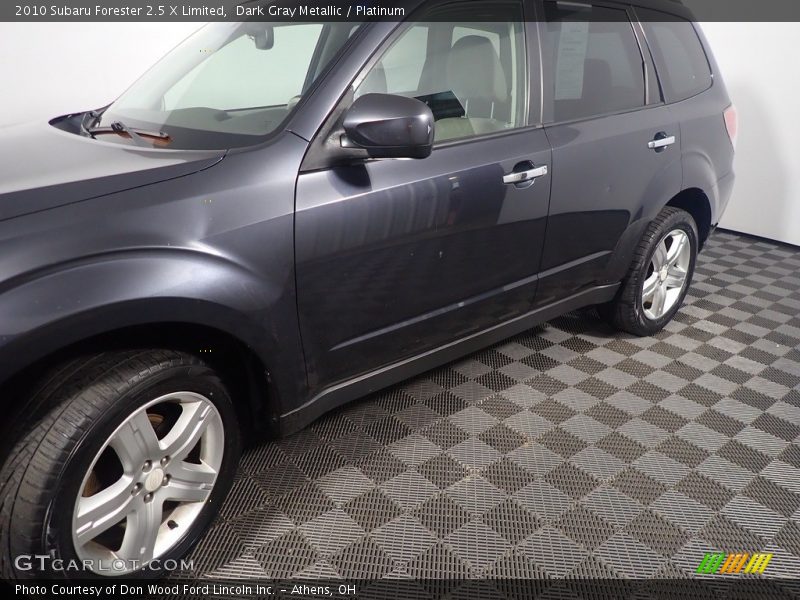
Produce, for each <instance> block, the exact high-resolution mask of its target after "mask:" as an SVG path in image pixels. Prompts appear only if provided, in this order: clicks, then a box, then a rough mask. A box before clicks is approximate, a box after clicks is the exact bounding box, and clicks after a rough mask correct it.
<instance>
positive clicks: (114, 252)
mask: <svg viewBox="0 0 800 600" xmlns="http://www.w3.org/2000/svg"><path fill="white" fill-rule="evenodd" d="M418 4H419V3H418ZM735 136H736V115H735V112H734V109H733V108H732V106H731V103H730V101H729V98H728V95H727V93H726V91H725V87H724V85H723V83H722V81H721V79H720V77H719V73H718V70H717V67H716V65H715V63H714V60H713V58H712V56H711V54H710V53H709V52H708V48H707V46H706V44H705V42H704V41H703V37H702V34H701V32H700V31H699V29H698V28H697V27H696V26H695V25H694V24H693V23H691V15H690V14H689V13H688V12H686V10H685V9H684V8H683V7H682V5H680V4H679V3H676V2H670V1H666V0H635V1H632V2H614V1H608V2H606V1H605V0H604V1H603V2H598V3H596V4H594V3H592V2H591V0H589V1H588V2H586V3H583V2H580V3H575V2H569V3H558V2H554V1H551V0H543V1H540V0H503V1H497V0H492V1H491V2H489V1H484V0H460V1H457V2H449V3H438V2H426V3H425V4H424V5H421V4H420V6H419V7H418V10H416V11H415V12H413V13H412V17H411V19H410V20H408V21H406V22H404V23H395V22H387V21H381V20H378V21H373V22H369V23H361V24H354V23H347V22H338V23H310V22H309V23H305V22H296V21H295V22H277V23H259V22H254V21H251V22H246V23H215V24H211V25H208V26H206V27H205V28H204V29H202V30H201V31H200V32H199V33H197V34H196V35H194V36H192V37H191V38H189V39H188V40H187V41H186V42H184V43H183V44H182V45H180V46H179V47H178V48H177V49H176V50H175V51H173V52H172V53H171V54H169V55H168V56H167V57H166V58H164V59H163V60H162V61H161V62H160V63H159V64H158V65H157V66H156V67H154V68H153V69H152V70H151V71H150V72H149V73H147V74H146V75H145V76H144V77H143V78H142V79H141V80H139V81H138V82H137V83H136V84H135V85H133V87H131V89H130V90H128V91H127V92H126V93H125V94H124V95H123V96H122V97H120V98H119V99H118V100H117V101H116V102H114V103H112V104H111V105H109V106H107V107H105V108H102V109H99V110H97V111H89V112H85V113H80V114H71V115H66V116H63V117H59V118H56V119H53V120H52V121H51V122H50V123H35V124H32V125H26V126H16V127H12V128H8V129H5V130H3V131H2V132H0V148H2V161H0V173H1V174H2V176H0V193H1V194H2V195H0V381H3V382H5V384H4V387H3V393H2V395H0V397H1V398H2V401H3V403H4V405H3V408H4V411H5V414H6V416H7V417H6V425H7V427H6V432H5V434H4V436H3V444H4V451H3V458H2V460H3V462H4V464H3V466H2V469H1V470H0V496H1V498H2V499H1V500H0V502H2V505H1V506H0V545H1V546H2V547H1V548H0V565H2V568H1V569H0V570H1V572H2V575H3V576H4V577H31V576H37V575H38V576H41V575H43V573H42V572H41V571H39V570H27V569H22V568H21V567H20V565H19V564H18V562H15V560H14V558H15V557H18V556H21V555H48V556H50V557H53V558H61V559H63V560H72V561H80V562H81V564H86V565H88V571H89V573H91V574H94V575H98V576H102V575H118V574H133V573H142V572H145V573H149V574H151V575H152V574H153V573H154V572H155V573H157V572H158V569H157V568H156V569H152V570H149V571H142V567H143V566H146V565H148V564H150V563H151V561H152V564H153V565H155V564H157V563H156V562H155V561H154V559H158V560H159V563H158V564H162V562H163V561H164V559H169V558H177V557H181V556H183V555H185V554H186V553H187V552H188V550H189V549H190V548H191V547H192V545H193V544H194V543H195V542H196V541H197V540H198V538H199V536H201V534H202V533H203V531H204V530H205V528H206V527H207V526H208V524H209V523H210V521H211V520H212V519H213V518H214V516H215V514H216V512H217V510H218V509H219V507H220V505H221V503H222V501H223V499H224V497H225V495H226V493H227V491H228V489H229V487H230V485H231V482H232V479H233V477H234V474H235V471H236V467H237V460H238V457H239V452H240V447H241V444H242V440H243V439H244V437H245V436H249V437H250V438H254V437H256V438H257V437H258V436H259V435H264V434H266V433H287V432H292V431H295V430H297V429H299V428H301V427H303V426H305V425H306V424H308V423H310V422H311V421H312V420H314V419H315V418H316V417H318V416H319V415H321V414H322V413H323V412H325V411H328V410H330V409H332V408H334V407H337V406H339V405H341V404H342V403H344V402H347V401H349V400H352V399H354V398H356V397H359V396H362V395H364V394H367V393H369V392H371V391H373V390H377V389H379V388H382V387H385V386H388V385H391V384H394V383H396V382H399V381H401V380H403V379H404V378H407V377H409V376H412V375H414V374H417V373H420V372H422V371H424V370H427V369H430V368H432V367H434V366H437V365H440V364H442V363H444V362H447V361H450V360H452V359H454V358H456V357H459V356H461V355H463V354H465V353H468V352H470V351H473V350H475V349H477V348H480V347H482V346H485V345H488V344H492V343H495V342H497V341H499V340H501V339H503V338H505V337H507V336H510V335H513V334H515V333H518V332H520V331H522V330H525V329H527V328H531V327H532V326H534V325H536V324H538V323H540V322H542V321H546V320H548V319H551V318H553V317H555V316H557V315H560V314H562V313H565V312H568V311H572V310H574V309H577V308H580V307H584V306H589V305H599V308H600V312H601V314H602V315H604V316H605V317H606V318H607V319H609V320H610V321H611V322H612V323H613V324H614V325H616V326H617V327H619V328H621V329H623V330H626V331H628V332H631V333H634V334H637V335H648V334H652V333H655V332H657V331H659V330H660V329H661V328H662V327H663V326H664V325H665V324H666V323H667V322H668V321H669V320H670V319H672V317H673V316H674V315H675V313H676V311H677V310H678V309H679V308H680V306H681V302H682V300H683V298H684V295H685V294H686V291H687V287H688V285H689V283H690V281H691V278H692V273H693V269H694V266H695V259H696V256H697V253H698V251H699V250H700V249H701V248H702V246H703V243H704V241H705V240H706V239H707V238H708V236H709V234H710V232H711V231H712V230H713V227H714V226H715V225H716V224H717V223H718V221H719V219H720V215H721V214H722V212H723V210H724V208H725V206H726V203H727V201H728V198H729V196H730V192H731V187H732V183H733V174H732V159H733V153H734V143H733V142H734V140H735ZM84 561H85V562H84ZM104 561H105V562H104ZM109 561H116V562H114V563H113V564H115V565H118V566H119V568H117V569H116V570H113V571H111V572H109V571H108V570H104V569H103V568H102V567H101V565H103V564H106V565H107V564H109ZM120 565H121V566H120ZM45 571H46V573H44V574H45V575H54V574H64V575H71V573H55V572H54V571H53V570H52V569H50V568H49V567H47V568H45Z"/></svg>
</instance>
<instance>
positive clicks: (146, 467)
mask: <svg viewBox="0 0 800 600" xmlns="http://www.w3.org/2000/svg"><path fill="white" fill-rule="evenodd" d="M152 466H153V463H152V461H149V460H146V461H144V466H143V467H142V471H149V470H150V468H151V467H152Z"/></svg>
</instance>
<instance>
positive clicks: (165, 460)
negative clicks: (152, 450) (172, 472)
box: [161, 456, 169, 467]
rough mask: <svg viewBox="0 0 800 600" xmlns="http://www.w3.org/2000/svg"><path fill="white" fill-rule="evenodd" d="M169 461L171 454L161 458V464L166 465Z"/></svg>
mask: <svg viewBox="0 0 800 600" xmlns="http://www.w3.org/2000/svg"><path fill="white" fill-rule="evenodd" d="M168 462H169V456H165V457H164V458H162V459H161V466H162V467H166V466H167V463H168Z"/></svg>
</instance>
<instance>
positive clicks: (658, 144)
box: [647, 131, 675, 152]
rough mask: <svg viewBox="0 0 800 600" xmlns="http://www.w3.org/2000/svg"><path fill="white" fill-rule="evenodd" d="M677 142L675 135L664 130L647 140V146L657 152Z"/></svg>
mask: <svg viewBox="0 0 800 600" xmlns="http://www.w3.org/2000/svg"><path fill="white" fill-rule="evenodd" d="M674 143H675V136H674V135H667V134H666V133H664V132H663V131H661V132H659V133H657V134H656V137H655V138H653V139H652V140H650V141H649V142H647V147H648V148H650V149H651V150H655V151H656V152H661V151H663V150H666V148H667V146H672V144H674Z"/></svg>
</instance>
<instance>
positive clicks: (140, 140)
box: [86, 121, 170, 148]
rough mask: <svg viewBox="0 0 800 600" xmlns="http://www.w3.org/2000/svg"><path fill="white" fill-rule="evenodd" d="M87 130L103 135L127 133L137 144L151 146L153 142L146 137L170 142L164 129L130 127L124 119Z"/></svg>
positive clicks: (90, 133)
mask: <svg viewBox="0 0 800 600" xmlns="http://www.w3.org/2000/svg"><path fill="white" fill-rule="evenodd" d="M86 131H87V132H88V133H89V135H92V136H95V135H98V134H100V135H102V134H105V133H116V134H117V135H127V136H128V137H129V138H131V139H132V140H133V141H134V142H135V143H136V145H137V146H146V147H148V148H149V147H150V146H151V144H149V143H148V142H147V140H145V139H144V138H154V139H156V140H159V141H162V142H168V141H169V140H170V136H169V134H167V133H164V132H163V131H147V130H146V129H137V128H136V127H128V126H127V125H125V123H123V122H122V121H114V122H113V123H111V125H110V126H109V127H88V128H86Z"/></svg>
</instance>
